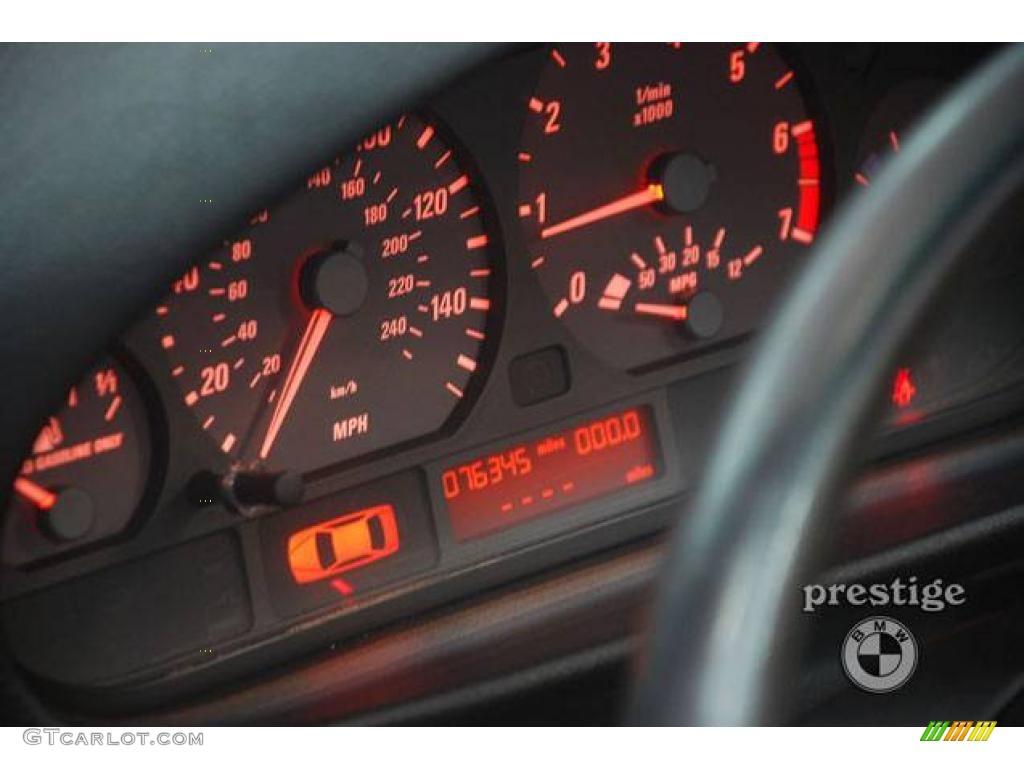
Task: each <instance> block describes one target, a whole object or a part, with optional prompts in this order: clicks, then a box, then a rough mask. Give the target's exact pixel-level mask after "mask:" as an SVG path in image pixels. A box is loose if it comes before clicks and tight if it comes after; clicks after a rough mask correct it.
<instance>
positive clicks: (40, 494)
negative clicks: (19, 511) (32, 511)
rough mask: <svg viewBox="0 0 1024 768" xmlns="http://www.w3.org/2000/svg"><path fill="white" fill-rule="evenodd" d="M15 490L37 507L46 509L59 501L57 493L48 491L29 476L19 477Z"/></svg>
mask: <svg viewBox="0 0 1024 768" xmlns="http://www.w3.org/2000/svg"><path fill="white" fill-rule="evenodd" d="M14 492H15V493H17V494H18V495H19V496H21V497H22V498H23V499H25V501H27V502H29V503H30V504H32V505H33V506H34V507H36V508H37V509H41V510H42V511H44V512H45V511H46V510H48V509H51V508H52V507H53V505H54V504H56V503H57V494H55V493H53V492H52V491H48V490H46V489H45V488H43V486H41V485H39V484H38V483H36V482H34V481H32V480H29V479H28V478H27V477H19V478H17V479H15V481H14Z"/></svg>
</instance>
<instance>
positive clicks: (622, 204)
mask: <svg viewBox="0 0 1024 768" xmlns="http://www.w3.org/2000/svg"><path fill="white" fill-rule="evenodd" d="M664 199H665V190H664V189H663V188H662V186H661V184H648V185H647V187H645V188H644V189H642V190H640V191H639V192H633V193H632V194H629V195H626V196H625V197H620V198H619V199H618V200H613V201H612V202H610V203H605V204H604V205H600V206H598V207H597V208H592V209H591V210H589V211H587V212H586V213H581V214H579V215H577V216H573V217H572V218H570V219H566V220H565V221H560V222H558V223H557V224H552V225H551V226H550V227H544V229H542V230H541V231H540V236H541V238H548V237H554V236H555V235H560V234H562V233H563V232H569V231H570V230H573V229H579V228H580V227H585V226H587V225H588V224H593V223H594V222H596V221H601V220H602V219H608V218H611V217H612V216H618V215H619V214H620V213H626V212H628V211H632V210H635V209H637V208H643V207H644V206H645V205H650V204H651V203H656V202H658V201H659V200H664Z"/></svg>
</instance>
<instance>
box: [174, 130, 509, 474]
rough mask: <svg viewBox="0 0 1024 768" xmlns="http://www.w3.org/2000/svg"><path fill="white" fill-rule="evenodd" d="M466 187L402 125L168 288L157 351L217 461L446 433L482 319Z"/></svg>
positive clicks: (483, 336) (266, 461)
mask: <svg viewBox="0 0 1024 768" xmlns="http://www.w3.org/2000/svg"><path fill="white" fill-rule="evenodd" d="M474 186H475V185H474V184H473V181H472V179H471V178H470V176H469V174H468V173H467V171H466V170H465V169H464V168H463V167H462V166H461V165H460V163H459V161H458V160H457V158H456V157H455V155H454V153H453V150H452V148H451V147H450V146H448V145H447V144H446V143H445V142H444V141H443V140H442V139H441V137H440V135H439V131H438V129H437V128H436V127H435V126H434V125H431V124H429V123H427V122H424V121H422V120H420V119H418V118H415V117H412V116H406V117H402V118H400V119H399V120H397V121H396V122H395V123H393V124H390V125H387V126H385V127H383V128H381V129H380V130H378V131H377V132H375V133H374V134H372V135H371V136H369V137H367V138H366V139H365V140H363V141H362V142H360V144H359V145H358V147H357V148H356V150H355V151H354V152H353V153H352V154H351V155H350V156H347V157H344V158H341V159H339V160H337V161H335V162H333V163H332V164H330V165H328V166H326V167H324V168H322V169H321V170H319V171H318V172H317V173H315V174H313V176H311V177H310V178H309V179H308V181H307V183H306V188H305V189H304V190H303V191H302V192H301V193H300V194H298V195H297V196H295V197H293V198H292V199H290V200H288V201H287V202H285V203H284V204H283V205H280V206H278V207H277V208H274V209H272V210H265V211H262V212H260V213H259V214H257V216H256V217H254V219H253V220H252V222H251V225H250V227H249V229H247V230H246V231H245V232H243V233H242V234H240V235H238V236H237V237H236V238H234V239H232V240H230V241H228V242H226V243H224V245H223V247H222V248H221V249H220V250H219V251H218V252H216V253H214V254H213V255H212V256H211V257H210V258H208V259H207V260H205V261H204V262H202V263H201V264H199V265H197V266H195V267H193V268H192V269H191V270H189V272H188V273H186V274H185V275H184V276H183V277H181V279H179V280H178V281H177V282H176V283H175V284H174V286H173V290H172V291H171V294H170V296H169V297H168V298H167V300H166V301H165V302H164V303H163V304H161V305H160V306H159V307H157V310H156V312H157V315H158V316H159V320H160V324H161V329H160V333H159V344H160V346H161V347H162V348H163V349H164V351H165V352H166V356H167V359H168V363H169V367H170V373H171V376H172V377H173V378H174V380H175V381H176V382H177V384H178V385H179V387H180V391H181V396H182V398H183V399H184V402H185V405H186V406H187V407H188V408H189V409H190V410H191V411H192V412H193V413H194V414H195V417H196V419H197V420H198V422H199V424H200V426H201V428H202V429H203V430H205V431H206V433H207V434H209V435H210V436H211V438H212V439H213V440H214V441H215V442H216V445H217V446H219V448H220V449H221V450H222V451H223V452H224V453H225V454H227V455H228V456H230V457H231V458H232V459H234V460H235V461H236V462H237V463H238V464H239V465H242V466H258V467H260V468H267V469H275V470H294V471H307V470H311V469H316V468H319V467H322V466H325V465H328V464H331V463H335V462H341V461H345V460H348V459H352V458H355V457H358V456H362V455H364V454H366V453H369V452H371V451H374V450H377V449H380V448H384V447H387V446H392V445H395V444H397V443H401V442H404V441H407V440H410V439H413V438H417V437H420V436H423V435H426V434H429V433H432V432H435V431H437V430H439V429H441V428H442V427H443V426H445V424H446V423H447V422H448V421H449V419H450V418H452V416H453V414H454V413H455V412H456V411H457V409H458V407H459V405H460V403H462V402H464V400H465V399H466V398H467V396H469V395H471V394H472V391H473V390H474V389H475V387H476V385H477V383H478V382H479V380H480V379H481V377H482V373H483V369H482V355H483V352H484V348H485V344H486V342H487V335H488V327H489V323H488V316H489V313H490V311H491V309H492V299H491V291H490V287H491V285H492V284H493V280H492V278H493V274H492V260H491V258H490V248H491V244H490V243H489V239H488V234H487V231H486V230H485V228H484V213H483V210H482V204H481V201H480V198H479V197H478V196H477V194H476V191H475V188H474Z"/></svg>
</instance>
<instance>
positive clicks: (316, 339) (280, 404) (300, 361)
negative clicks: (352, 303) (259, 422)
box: [260, 307, 333, 459]
mask: <svg viewBox="0 0 1024 768" xmlns="http://www.w3.org/2000/svg"><path fill="white" fill-rule="evenodd" d="M332 317H333V315H331V313H330V312H328V311H327V310H326V309H323V308H322V307H321V308H319V309H314V310H313V314H312V315H310V316H309V322H308V323H307V324H306V330H305V331H304V332H303V334H302V340H301V341H300V342H299V348H298V350H297V351H296V352H295V359H294V360H292V364H291V367H290V368H289V369H288V376H287V377H286V378H285V380H284V386H283V387H282V388H281V397H280V398H279V399H278V401H277V405H276V406H274V413H273V414H272V415H271V417H270V425H269V426H268V427H267V434H266V435H265V436H264V438H263V445H262V446H260V458H261V459H266V458H267V456H269V455H270V449H271V448H273V447H274V441H275V440H276V439H277V434H278V432H280V431H281V425H282V424H284V420H285V418H286V417H287V416H288V411H289V409H290V408H291V407H292V401H293V400H295V395H296V393H297V392H298V391H299V387H301V386H302V381H303V379H305V378H306V374H307V373H308V372H309V367H310V365H311V364H312V362H313V358H314V357H316V351H317V349H318V348H319V347H320V342H321V341H323V339H324V336H325V335H326V334H327V328H328V327H329V326H330V324H331V318H332Z"/></svg>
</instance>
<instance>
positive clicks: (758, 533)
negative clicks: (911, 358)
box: [631, 45, 1024, 725]
mask: <svg viewBox="0 0 1024 768" xmlns="http://www.w3.org/2000/svg"><path fill="white" fill-rule="evenodd" d="M1021 93H1024V45H1017V46H1014V47H1012V48H1009V49H1007V50H1006V51H1004V52H1002V53H1001V54H1000V55H999V56H997V57H996V58H995V59H994V60H993V61H992V62H990V63H989V64H988V65H987V66H985V67H983V68H982V69H981V70H980V71H979V72H977V73H976V74H974V75H973V76H972V77H971V78H970V79H969V80H968V81H967V82H966V83H965V84H964V85H963V86H961V87H960V88H958V89H957V90H956V91H955V92H954V93H953V94H952V95H950V96H949V97H948V98H947V99H946V100H945V101H944V102H943V104H942V105H941V106H940V107H939V108H938V109H936V110H935V111H934V112H933V113H932V114H931V116H930V117H929V118H928V119H927V120H926V121H925V122H924V123H923V124H922V125H921V127H920V128H919V129H918V130H917V131H916V132H915V134H914V136H913V137H912V138H911V140H910V141H909V142H905V143H904V145H903V147H902V150H901V152H900V154H899V156H898V157H897V158H896V159H894V160H893V162H892V163H891V167H889V168H887V169H886V171H885V173H883V174H882V175H881V177H880V178H879V179H878V181H877V182H875V183H873V184H872V191H871V194H870V195H860V196H858V198H857V199H856V200H855V201H853V202H852V203H851V204H850V205H849V206H848V207H847V208H846V209H845V210H844V211H842V212H841V213H840V215H839V216H838V217H837V218H836V219H835V220H834V221H833V223H832V224H831V225H830V228H829V230H828V232H827V234H826V236H825V237H824V238H823V239H822V240H821V241H820V243H819V244H818V247H817V250H816V253H815V256H814V258H813V261H812V264H811V265H810V266H809V267H808V269H807V270H805V272H804V274H803V275H802V276H801V278H800V279H799V281H798V282H797V284H796V285H795V286H794V287H793V289H792V291H791V292H790V293H789V295H788V297H787V299H786V301H785V302H784V303H783V305H782V306H781V308H780V311H779V312H778V313H777V315H776V317H775V320H774V323H773V324H772V325H771V326H770V329H769V330H768V331H767V332H766V334H765V336H764V338H762V339H761V341H760V343H759V345H758V348H757V350H756V352H755V354H754V356H753V358H752V360H751V363H750V365H749V368H748V370H747V371H746V372H745V375H744V377H743V384H742V386H741V387H740V389H739V391H738V392H737V394H736V397H735V399H734V400H733V402H732V407H731V409H730V410H729V412H728V415H727V418H726V419H725V421H724V424H723V428H722V430H721V432H720V435H719V438H718V442H717V444H716V447H715V450H714V452H713V453H712V458H711V461H710V462H709V465H708V470H707V471H706V473H705V475H704V478H703V480H702V483H701V487H700V490H699V492H698V495H697V498H696V499H695V502H694V505H693V507H692V508H691V509H690V510H689V512H688V513H687V515H686V517H685V519H684V520H683V521H682V522H681V523H680V525H678V526H677V527H676V529H675V530H674V531H673V533H672V536H671V538H670V543H669V554H668V557H667V559H666V562H665V564H664V568H663V572H662V580H661V585H660V589H659V592H658V596H657V599H656V602H655V610H654V621H653V627H652V631H651V633H650V635H649V638H648V640H647V643H646V644H645V647H644V651H643V655H642V657H641V659H640V663H639V667H640V669H639V674H638V679H637V681H636V687H635V691H634V698H633V702H632V710H631V718H632V720H633V722H636V723H643V724H656V725H668V724H671V725H759V724H775V723H778V722H781V721H783V720H784V717H785V713H786V711H787V704H788V703H789V702H788V697H787V695H786V694H787V692H788V691H791V690H792V689H793V683H792V680H793V677H792V675H789V674H787V670H791V669H792V667H791V664H792V661H793V653H792V651H791V650H790V649H791V648H793V647H794V645H795V643H794V638H793V637H792V634H793V633H792V631H791V630H790V629H789V628H788V625H787V622H786V619H787V617H788V618H792V614H791V613H789V612H788V608H789V607H790V606H791V605H792V604H793V595H794V594H795V588H796V586H797V585H798V584H799V582H800V577H801V575H804V574H807V573H809V572H810V571H811V569H812V567H813V565H814V563H815V558H814V553H815V552H816V550H817V548H816V547H815V542H817V541H819V540H820V539H822V538H823V532H824V528H825V524H826V523H827V522H828V521H829V518H830V511H831V510H832V509H833V508H834V507H836V506H838V504H837V501H838V500H839V498H840V493H841V491H842V490H843V487H844V486H843V483H844V481H845V480H846V479H847V476H848V474H849V472H850V467H851V465H853V466H855V465H856V463H855V462H854V461H851V457H855V456H856V455H857V453H856V449H857V446H858V444H860V443H861V442H862V441H861V440H860V438H861V437H862V436H863V435H864V434H865V433H866V432H867V430H868V429H869V428H870V426H871V425H872V423H873V418H872V417H873V416H874V415H875V412H876V408H877V404H878V403H879V402H881V399H882V398H880V397H879V396H878V395H879V393H880V392H881V390H882V387H883V385H884V382H885V379H886V376H887V374H888V371H889V370H890V369H891V366H892V365H893V364H894V362H895V361H896V358H897V355H898V353H899V352H900V350H901V348H902V347H903V345H904V344H905V343H906V342H907V341H908V340H909V338H910V336H911V334H912V332H913V330H914V327H915V325H916V323H917V321H918V320H919V319H920V318H921V316H922V315H923V314H924V313H925V311H926V310H927V308H928V307H929V306H930V304H931V302H932V301H933V300H934V298H935V297H936V294H937V293H938V292H939V290H940V288H941V286H942V284H943V282H944V281H945V278H947V277H948V276H949V274H950V273H951V272H952V270H953V268H954V267H955V266H956V265H957V264H958V263H959V260H960V258H961V257H962V256H963V255H964V254H965V249H964V246H965V245H967V243H968V242H969V241H970V240H971V238H972V237H973V236H974V235H975V234H977V232H978V231H979V230H980V228H981V227H982V226H983V225H984V223H985V222H986V221H987V220H988V218H989V217H990V215H991V214H992V212H993V211H994V210H996V209H997V208H998V207H999V206H1000V205H1001V204H1002V203H1004V202H1005V201H1006V199H1007V197H1008V196H1009V195H1010V194H1011V193H1012V192H1013V191H1014V190H1015V189H1017V188H1018V185H1020V184H1021V183H1022V180H1024V100H1022V99H1020V94H1021ZM882 256H884V261H883V260H882V258H881V257H882ZM865 276H870V278H871V279H865ZM752 585H756V589H754V588H753V587H752ZM789 624H792V622H789Z"/></svg>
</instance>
